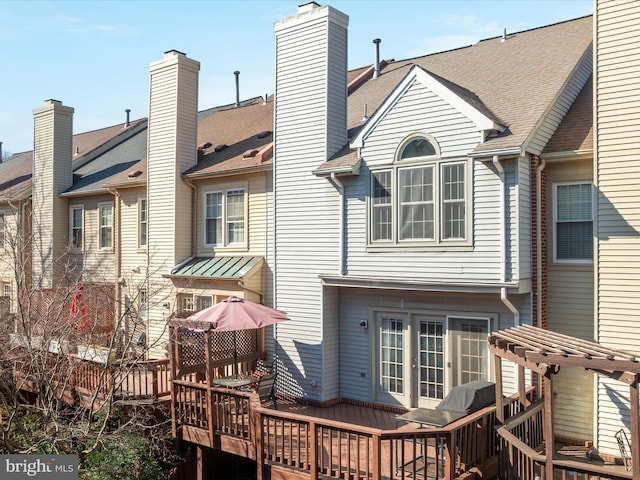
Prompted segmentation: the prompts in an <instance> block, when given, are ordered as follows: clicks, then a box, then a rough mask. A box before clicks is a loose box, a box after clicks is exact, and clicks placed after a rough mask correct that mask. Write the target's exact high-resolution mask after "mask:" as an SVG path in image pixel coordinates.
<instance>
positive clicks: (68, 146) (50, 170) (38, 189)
mask: <svg viewBox="0 0 640 480" xmlns="http://www.w3.org/2000/svg"><path fill="white" fill-rule="evenodd" d="M72 140H73V108H71V107H66V106H64V105H62V102H60V101H58V100H46V101H45V102H44V106H42V107H40V108H36V109H35V110H33V178H32V192H33V193H32V198H33V214H32V228H33V281H34V284H35V285H36V286H39V287H40V288H50V287H52V286H53V285H55V284H58V282H59V280H60V277H59V275H61V274H62V271H57V270H54V267H55V259H56V258H60V256H61V255H63V254H64V253H65V252H66V251H67V249H68V246H69V210H68V204H67V200H66V199H64V198H61V197H60V194H61V193H62V192H64V191H65V190H67V189H68V188H69V187H71V185H72V183H73V169H72V166H71V159H72ZM60 268H61V269H62V268H63V267H62V266H60Z"/></svg>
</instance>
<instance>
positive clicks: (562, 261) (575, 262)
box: [552, 180, 596, 265]
mask: <svg viewBox="0 0 640 480" xmlns="http://www.w3.org/2000/svg"><path fill="white" fill-rule="evenodd" d="M566 185H589V186H590V187H591V225H592V227H591V233H592V241H593V243H594V247H593V252H592V256H591V259H558V228H557V227H558V216H557V214H558V187H561V186H566ZM552 192H553V193H552V202H553V206H552V212H553V218H552V231H553V263H555V264H573V265H593V262H594V255H595V218H596V211H595V208H596V202H595V195H594V193H595V188H594V185H593V182H592V181H591V180H586V181H573V182H555V183H553V184H552Z"/></svg>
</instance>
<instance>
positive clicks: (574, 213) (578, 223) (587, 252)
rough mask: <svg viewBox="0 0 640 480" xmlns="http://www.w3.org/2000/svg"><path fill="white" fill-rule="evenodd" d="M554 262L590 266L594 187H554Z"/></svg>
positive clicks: (558, 185)
mask: <svg viewBox="0 0 640 480" xmlns="http://www.w3.org/2000/svg"><path fill="white" fill-rule="evenodd" d="M554 193H555V194H554V199H555V202H554V237H555V242H554V260H555V261H556V262H571V263H590V262H593V186H592V184H591V183H563V184H556V185H554Z"/></svg>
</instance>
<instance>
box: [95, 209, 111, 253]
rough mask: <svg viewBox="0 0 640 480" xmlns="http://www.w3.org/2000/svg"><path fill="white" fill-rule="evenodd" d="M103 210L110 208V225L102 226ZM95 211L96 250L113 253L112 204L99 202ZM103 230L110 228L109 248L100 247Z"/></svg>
mask: <svg viewBox="0 0 640 480" xmlns="http://www.w3.org/2000/svg"><path fill="white" fill-rule="evenodd" d="M104 208H111V225H102V210H103V209H104ZM97 211H98V222H97V223H98V250H100V251H101V252H113V246H114V234H115V231H114V230H115V227H114V223H115V222H114V218H115V213H114V207H113V202H99V203H98V205H97ZM103 228H111V245H110V246H107V247H105V246H103V245H102V229H103Z"/></svg>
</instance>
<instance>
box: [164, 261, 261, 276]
mask: <svg viewBox="0 0 640 480" xmlns="http://www.w3.org/2000/svg"><path fill="white" fill-rule="evenodd" d="M263 261H264V258H263V257H260V256H237V257H213V258H211V257H196V258H194V259H192V260H190V261H188V262H186V263H185V264H183V265H178V266H176V267H174V268H173V270H171V274H170V276H171V277H197V278H218V279H240V278H242V277H244V276H245V275H246V274H248V273H249V272H250V271H251V270H253V269H254V268H255V267H257V266H258V265H260V264H262V262H263Z"/></svg>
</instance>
